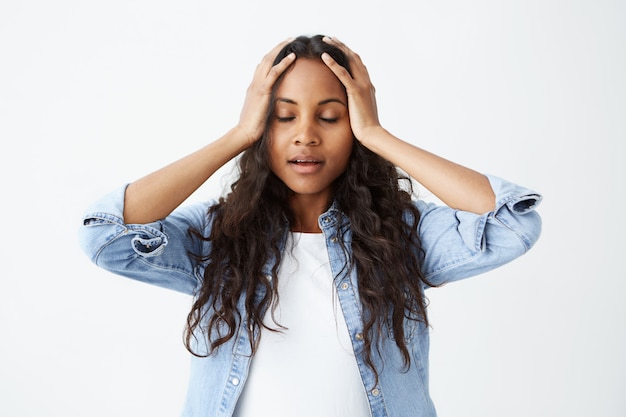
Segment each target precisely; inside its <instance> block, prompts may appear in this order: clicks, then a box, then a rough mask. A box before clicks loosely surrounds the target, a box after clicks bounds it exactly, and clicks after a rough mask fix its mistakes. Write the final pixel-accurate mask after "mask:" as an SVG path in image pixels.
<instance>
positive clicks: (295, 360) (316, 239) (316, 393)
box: [234, 233, 371, 417]
mask: <svg viewBox="0 0 626 417" xmlns="http://www.w3.org/2000/svg"><path fill="white" fill-rule="evenodd" d="M292 244H293V246H292ZM286 247H287V250H286V251H285V254H284V256H283V260H282V263H281V265H280V270H279V273H278V280H279V281H278V294H279V303H278V307H277V309H276V312H275V320H276V322H274V321H272V317H271V312H270V311H268V313H267V314H266V316H265V318H264V320H265V323H267V324H268V325H269V326H270V327H272V328H276V329H279V330H280V333H277V332H271V331H268V330H266V329H263V330H262V334H261V342H260V344H259V348H258V350H257V352H256V353H255V356H254V358H253V360H252V364H251V367H250V372H249V375H248V381H247V382H246V385H245V387H244V391H243V393H242V395H241V397H240V398H239V401H238V403H237V407H236V409H235V414H234V416H235V417H263V416H272V417H293V416H298V417H320V416H324V417H370V415H371V414H370V410H369V405H368V402H367V396H366V394H365V388H364V387H363V383H362V381H361V376H360V374H359V369H358V367H357V363H356V359H355V358H354V352H353V351H352V345H351V342H350V336H349V335H348V328H347V326H346V322H345V319H344V317H343V313H342V312H341V306H340V304H339V300H338V298H337V294H336V291H335V286H334V284H333V276H332V273H331V269H330V261H329V258H328V252H327V249H326V243H325V241H324V235H323V234H322V233H292V234H291V235H290V237H289V240H288V242H287V246H286ZM291 248H293V250H290V249H291ZM275 323H278V324H280V325H282V326H284V327H286V328H287V329H282V330H281V329H280V328H279V327H278V326H277V325H276V324H275Z"/></svg>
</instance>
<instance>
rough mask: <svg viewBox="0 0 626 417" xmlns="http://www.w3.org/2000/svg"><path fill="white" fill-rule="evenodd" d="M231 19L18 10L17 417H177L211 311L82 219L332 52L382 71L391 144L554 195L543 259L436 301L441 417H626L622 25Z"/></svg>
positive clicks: (213, 7)
mask: <svg viewBox="0 0 626 417" xmlns="http://www.w3.org/2000/svg"><path fill="white" fill-rule="evenodd" d="M217 3H218V2H212V1H199V0H195V1H193V0H183V1H177V2H174V1H162V0H160V1H154V0H152V1H148V0H130V1H129V0H124V1H121V0H113V1H106V2H105V1H100V2H96V1H78V0H74V1H70V0H58V1H34V0H25V1H9V0H2V3H1V5H0V137H1V139H2V141H1V144H2V150H1V152H0V162H1V164H0V170H1V171H0V173H1V175H0V181H1V187H2V188H1V189H2V204H1V207H0V210H1V213H0V214H1V218H2V226H1V230H2V236H1V239H0V256H1V261H2V270H1V272H0V274H1V279H0V326H1V327H0V328H1V331H0V415H2V416H7V417H8V416H38V417H41V416H45V417H53V416H54V417H56V416H63V417H71V416H76V417H84V416H90V417H91V416H93V417H95V416H116V417H125V416H175V415H178V413H179V412H180V408H181V404H182V402H183V399H184V395H185V390H186V383H187V375H188V356H187V352H186V350H185V349H184V347H183V344H182V339H181V337H182V332H183V327H184V320H185V317H186V314H187V311H188V309H189V307H190V300H189V299H188V298H187V297H186V296H182V295H179V294H175V293H172V292H168V291H166V290H162V289H158V288H153V287H150V286H148V285H145V284H140V283H136V282H132V281H130V280H126V279H123V278H120V277H117V276H114V275H112V274H109V273H107V272H105V271H102V270H99V269H98V268H96V267H95V266H94V265H92V264H91V263H90V262H89V261H88V259H87V258H86V257H85V256H84V255H83V254H82V253H81V252H80V250H79V248H78V246H77V238H76V231H77V229H78V227H79V225H80V221H81V215H82V212H83V210H84V209H85V208H86V207H87V206H88V205H89V204H90V203H91V202H92V201H93V200H95V199H96V198H98V197H99V196H101V195H102V194H104V193H106V192H108V191H109V190H111V189H113V188H114V187H116V186H118V185H120V184H121V183H123V182H126V181H131V180H133V179H136V178H138V177H140V176H142V175H144V174H146V173H148V172H150V171H152V170H154V169H157V168H159V167H161V166H162V165H164V164H166V163H167V162H170V161H172V160H174V159H176V158H178V157H182V156H184V155H185V154H187V153H189V152H191V151H193V150H195V149H197V148H199V147H201V146H202V145H204V144H205V143H207V142H208V141H210V140H212V139H214V138H216V137H218V136H220V135H221V134H223V133H224V132H225V131H226V130H228V129H229V128H230V127H231V126H233V125H234V124H235V123H236V121H237V119H238V115H239V110H240V106H241V104H242V103H243V98H244V94H245V89H246V87H247V86H248V83H249V80H250V79H251V76H252V73H253V71H254V68H255V66H256V64H257V63H258V62H259V60H260V59H261V57H262V56H263V55H264V54H265V53H266V52H267V51H268V50H269V49H271V47H273V46H274V45H275V44H276V43H278V42H279V41H281V40H283V39H285V38H287V37H289V36H295V35H299V34H308V35H311V34H316V33H324V34H329V35H332V36H336V37H338V38H339V39H341V40H343V41H345V42H346V43H347V44H348V45H350V46H351V47H352V48H353V49H355V50H356V51H357V52H359V53H360V54H361V56H362V58H363V60H364V61H365V62H366V64H367V66H368V68H369V70H370V74H371V77H372V79H373V81H374V83H375V85H376V87H377V91H378V101H379V107H380V116H381V120H382V122H383V125H384V126H385V127H386V128H387V129H389V130H390V131H392V132H393V133H395V134H396V135H397V136H400V137H402V138H404V139H405V140H407V141H410V142H412V143H414V144H416V145H419V146H422V147H424V148H426V149H428V150H431V151H433V152H435V153H438V154H440V155H442V156H444V157H447V158H449V159H452V160H455V161H457V162H460V163H462V164H465V165H468V166H470V167H473V168H475V169H478V170H480V171H483V172H488V173H493V174H497V175H499V176H502V177H505V178H508V179H510V180H512V181H515V182H518V183H521V184H523V185H525V186H527V187H530V188H534V189H537V190H538V191H540V192H542V193H543V194H544V195H545V201H544V203H543V204H542V206H541V207H540V212H541V214H542V216H543V219H544V232H543V235H542V237H541V239H540V241H539V242H538V244H537V245H536V247H535V248H534V249H533V250H532V251H531V252H530V253H529V254H527V255H525V256H523V257H522V258H520V259H518V260H516V261H515V262H513V263H511V264H509V265H507V266H505V267H503V268H500V269H498V270H496V271H493V272H491V273H489V274H485V275H483V276H481V277H477V278H474V279H470V280H467V281H463V282H460V283H456V284H452V285H449V286H446V287H444V288H441V289H437V290H432V291H430V292H429V293H428V295H429V298H430V300H431V309H430V312H431V320H432V324H433V331H432V346H431V348H432V352H431V389H432V396H433V398H434V400H435V403H436V405H437V407H438V410H439V414H440V416H441V417H453V416H481V417H489V416H493V417H501V416H509V417H510V416H534V417H537V416H542V417H543V416H546V417H553V416H569V417H572V416H585V417H587V416H594V417H597V416H602V417H609V416H615V417H618V416H624V415H626V395H624V392H625V391H626V354H625V353H626V303H624V301H623V298H624V293H625V291H626V284H625V283H624V280H625V278H626V274H625V273H624V268H623V262H622V261H623V259H624V258H625V257H626V251H625V249H626V245H625V243H624V242H625V239H624V232H625V230H624V229H625V227H624V216H623V214H622V213H621V211H622V206H621V202H622V201H623V194H624V179H625V178H626V176H625V172H624V164H623V160H624V144H623V143H624V141H625V140H626V82H625V80H626V76H625V74H626V53H625V51H626V47H625V46H624V44H625V40H626V37H625V35H626V30H625V27H626V22H625V17H626V6H625V4H624V3H623V2H620V1H608V0H588V1H582V0H579V1H556V0H541V1H539V0H525V1H522V0H520V1H512V0H479V1H462V0H452V1H415V2H409V1H397V0H387V1H376V2H372V1H363V0H359V1H347V2H341V1H325V0H322V1H317V2H302V3H297V2H294V1H277V0H269V1H258V2H256V1H252V0H248V1H228V2H225V1H222V2H219V5H218V4H217ZM409 5H411V6H409ZM227 173H228V169H226V170H223V171H222V172H220V173H219V174H218V175H217V176H216V177H215V180H213V181H211V182H210V183H209V184H208V185H207V186H206V187H203V188H202V189H201V190H200V191H199V192H198V193H197V194H195V195H194V196H192V197H191V199H192V200H197V199H202V198H208V197H210V196H215V195H217V194H219V193H220V192H221V190H222V188H223V186H224V184H225V182H224V181H223V180H220V179H219V178H223V177H224V175H225V174H227Z"/></svg>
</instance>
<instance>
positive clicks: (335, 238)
mask: <svg viewBox="0 0 626 417" xmlns="http://www.w3.org/2000/svg"><path fill="white" fill-rule="evenodd" d="M337 240H338V239H337V236H333V237H331V238H330V241H331V242H333V243H337Z"/></svg>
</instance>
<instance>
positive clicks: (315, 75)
mask: <svg viewBox="0 0 626 417" xmlns="http://www.w3.org/2000/svg"><path fill="white" fill-rule="evenodd" d="M307 94H308V95H315V96H336V97H338V98H339V97H345V90H344V88H343V85H342V84H341V82H340V81H339V79H338V78H337V77H336V76H335V74H333V73H332V71H331V70H330V69H329V68H328V67H327V66H326V65H325V64H324V63H323V62H322V61H321V60H314V59H308V58H298V59H297V60H296V62H294V64H293V65H292V66H291V67H290V68H289V69H288V70H287V71H286V72H285V76H284V77H283V79H282V81H281V82H280V84H279V85H278V87H277V89H276V95H277V96H278V97H288V98H294V97H296V96H302V95H307ZM324 98H328V97H324Z"/></svg>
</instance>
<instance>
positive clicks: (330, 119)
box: [320, 117, 339, 123]
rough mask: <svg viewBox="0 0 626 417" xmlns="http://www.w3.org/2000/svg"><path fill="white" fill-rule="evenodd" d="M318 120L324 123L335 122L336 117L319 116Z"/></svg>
mask: <svg viewBox="0 0 626 417" xmlns="http://www.w3.org/2000/svg"><path fill="white" fill-rule="evenodd" d="M320 120H321V121H323V122H326V123H337V120H339V119H338V118H330V117H320Z"/></svg>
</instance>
